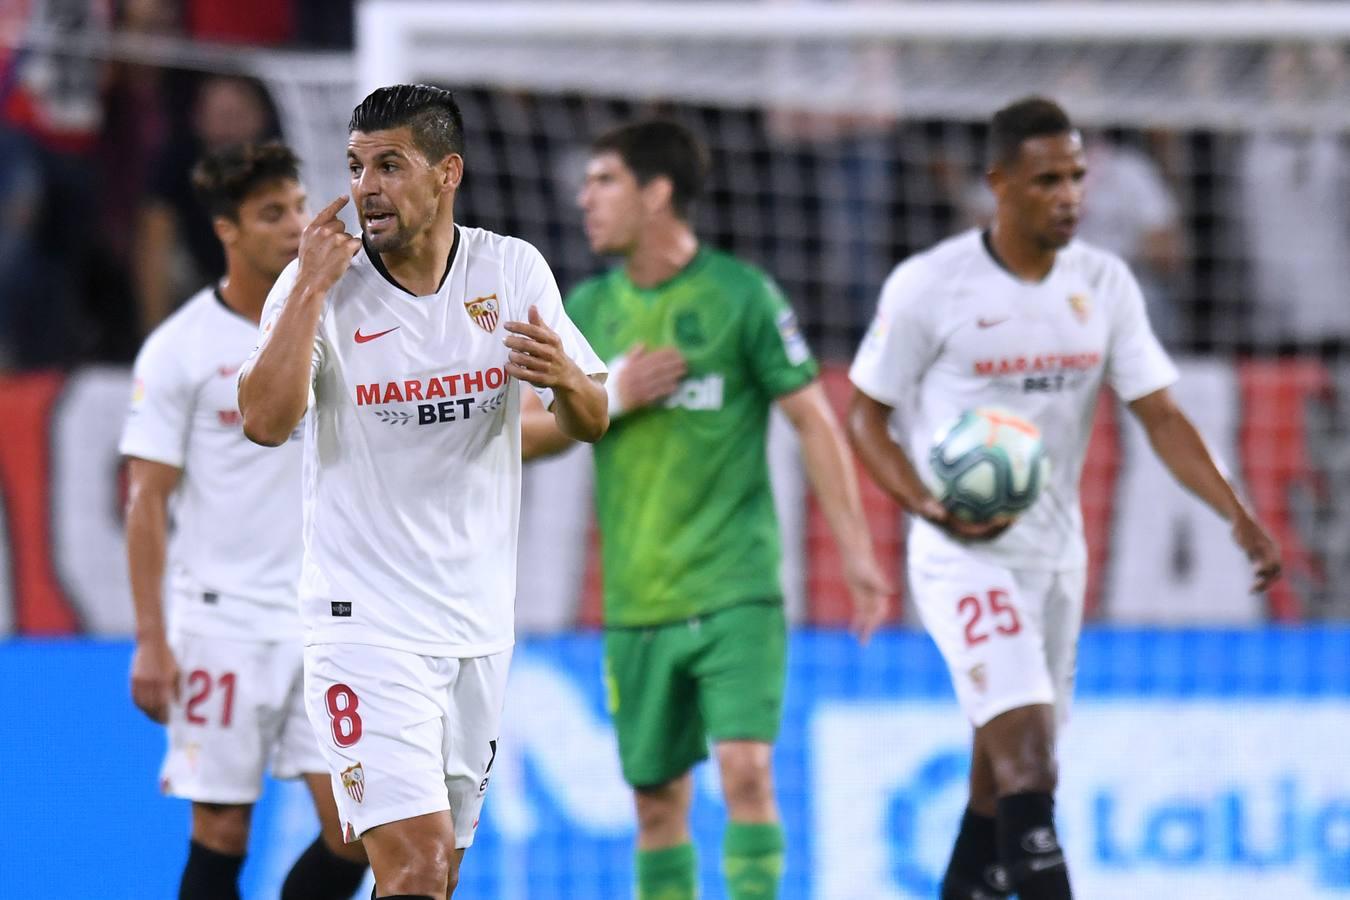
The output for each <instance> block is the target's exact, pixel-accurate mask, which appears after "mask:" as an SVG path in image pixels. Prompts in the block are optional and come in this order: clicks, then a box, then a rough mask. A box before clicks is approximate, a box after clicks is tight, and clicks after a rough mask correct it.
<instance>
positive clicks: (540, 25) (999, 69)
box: [356, 0, 1350, 127]
mask: <svg viewBox="0 0 1350 900" xmlns="http://www.w3.org/2000/svg"><path fill="white" fill-rule="evenodd" d="M356 33H357V35H358V47H357V82H358V85H359V86H360V87H361V88H363V89H368V88H371V87H374V86H377V85H380V84H390V83H395V82H400V81H409V80H425V81H436V82H440V83H445V84H452V85H483V86H508V87H514V88H519V89H527V90H533V91H542V92H551V93H565V92H580V93H591V94H597V95H602V96H613V97H624V98H632V99H643V100H646V99H664V100H679V101H686V102H699V103H710V104H733V105H769V104H782V103H785V102H791V103H793V104H795V105H797V106H798V107H799V108H802V109H808V110H816V111H821V112H831V113H877V112H889V113H904V114H910V115H916V116H924V115H935V114H942V115H967V116H977V117H983V116H984V115H987V114H988V112H989V111H991V110H992V109H993V108H994V107H996V106H997V105H998V104H999V103H1000V102H1001V101H1003V100H1006V99H1009V98H1011V97H1014V96H1018V95H1022V94H1028V93H1048V94H1052V95H1054V96H1056V97H1058V98H1060V99H1061V100H1063V101H1064V102H1065V103H1066V105H1068V106H1069V107H1070V109H1071V110H1072V111H1073V113H1074V115H1075V118H1077V119H1079V120H1081V121H1083V122H1084V123H1085V124H1100V125H1111V124H1130V125H1138V124H1149V125H1160V126H1178V127H1190V126H1196V125H1206V126H1210V127H1233V126H1240V125H1249V124H1251V123H1253V122H1254V121H1271V122H1276V123H1279V124H1289V125H1299V124H1303V123H1305V122H1309V121H1316V122H1317V123H1319V124H1321V125H1331V124H1334V126H1335V127H1350V104H1347V103H1345V102H1344V98H1345V96H1347V93H1350V90H1348V89H1350V80H1347V76H1346V70H1347V68H1348V66H1347V62H1346V58H1345V57H1346V50H1347V45H1350V4H1346V3H1341V2H1308V3H1296V4H1289V3H1252V2H1240V3H1217V2H1194V0H1191V2H1181V3H1156V2H1146V3H1140V2H1109V3H1107V2H1103V3H1076V4H1068V3H1032V2H1009V3H1001V2H977V3H972V2H956V3H943V2H926V3H925V2H918V3H896V4H878V3H869V2H862V3H854V4H839V3H833V4H817V3H810V2H806V3H801V2H774V0H768V2H759V3H753V2H750V3H735V2H709V3H631V2H617V3H604V2H598V3H597V2H592V3H576V2H560V3H530V2H501V3H497V2H491V0H482V2H446V3H424V2H418V0H363V2H362V3H361V6H360V8H359V12H358V23H357V29H356ZM1283 48H1301V49H1302V50H1303V51H1305V52H1306V53H1308V54H1309V55H1310V56H1311V57H1312V61H1311V63H1310V66H1311V67H1312V68H1313V69H1314V70H1316V77H1314V78H1312V79H1309V80H1308V81H1307V82H1306V83H1303V84H1298V85H1294V86H1292V87H1290V86H1286V87H1284V88H1276V91H1280V90H1282V91H1283V92H1282V93H1272V90H1271V89H1270V85H1269V80H1270V79H1269V78H1268V77H1267V72H1266V71H1265V69H1266V67H1267V66H1268V65H1275V64H1272V63H1269V59H1270V54H1268V53H1265V52H1263V51H1266V50H1270V49H1283Z"/></svg>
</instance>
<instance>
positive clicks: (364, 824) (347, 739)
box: [305, 644, 511, 849]
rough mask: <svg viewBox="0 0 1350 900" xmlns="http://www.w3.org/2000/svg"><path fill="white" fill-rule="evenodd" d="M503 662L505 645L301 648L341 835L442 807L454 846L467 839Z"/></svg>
mask: <svg viewBox="0 0 1350 900" xmlns="http://www.w3.org/2000/svg"><path fill="white" fill-rule="evenodd" d="M510 665H511V651H510V650H504V651H502V652H501V653H495V654H493V655H492V656H480V657H475V658H472V659H446V658H442V657H435V656H420V655H418V654H416V653H409V652H406V651H403V650H392V649H389V648H387V647H372V646H368V645H364V644H313V645H311V646H309V647H306V648H305V707H306V708H307V709H308V710H309V721H310V723H311V724H312V725H313V726H314V733H315V734H316V735H317V736H318V738H319V747H320V748H321V750H322V751H323V755H324V758H325V759H326V760H327V762H328V766H327V768H328V772H329V775H330V776H331V777H332V779H333V796H334V797H335V798H336V799H337V807H338V815H339V816H340V818H341V820H342V823H343V827H342V832H343V835H344V837H345V838H346V839H347V841H349V842H350V841H355V840H358V839H359V838H360V837H361V835H362V834H363V833H365V832H366V831H367V830H368V829H371V828H374V827H375V826H376V825H383V824H385V823H387V822H397V821H399V820H400V819H410V818H412V817H414V816H421V815H426V814H428V813H433V812H439V811H441V810H443V809H448V810H450V814H451V816H452V817H453V819H454V823H455V847H456V848H457V849H462V848H464V847H468V846H469V845H471V844H472V843H473V835H474V829H476V828H477V827H478V814H479V812H480V811H481V810H482V808H483V797H484V795H485V794H486V793H487V786H488V779H489V778H490V774H489V773H490V770H491V768H492V762H493V759H494V758H495V757H496V755H497V735H498V728H499V725H500V723H501V714H502V702H503V700H504V699H505V695H506V674H507V670H508V669H509V668H510Z"/></svg>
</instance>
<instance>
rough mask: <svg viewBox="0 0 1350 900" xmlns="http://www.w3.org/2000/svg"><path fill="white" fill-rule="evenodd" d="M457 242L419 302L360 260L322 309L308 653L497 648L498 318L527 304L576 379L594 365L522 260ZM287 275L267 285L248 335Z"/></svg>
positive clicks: (508, 414) (510, 458)
mask: <svg viewBox="0 0 1350 900" xmlns="http://www.w3.org/2000/svg"><path fill="white" fill-rule="evenodd" d="M456 233H457V237H456V241H455V246H454V249H453V250H452V251H451V255H452V259H451V262H450V266H449V269H448V270H447V273H446V276H445V278H444V280H443V281H442V283H441V285H440V287H439V289H438V290H437V291H436V293H435V294H431V295H428V296H423V297H416V296H413V295H412V294H410V293H408V292H407V291H406V290H404V289H403V288H402V287H400V286H398V285H397V284H395V283H394V282H393V281H392V280H391V279H390V278H389V277H388V275H387V273H385V272H383V271H382V269H383V267H382V265H380V264H379V263H378V259H379V257H378V255H374V256H372V255H371V254H370V253H369V252H368V251H366V250H365V249H362V250H359V251H358V252H357V254H356V257H355V258H354V259H353V261H352V265H351V268H350V269H349V270H348V271H347V272H346V273H345V274H344V275H343V276H342V279H341V280H340V281H339V282H338V283H337V285H336V286H335V287H334V288H333V289H332V290H331V291H330V292H329V294H328V297H327V299H326V300H325V303H324V311H323V315H322V318H321V320H320V323H319V330H318V334H317V336H316V338H315V346H314V367H313V371H314V380H313V398H312V401H311V409H310V413H309V415H308V417H307V425H306V432H305V475H304V482H305V483H304V516H305V527H304V541H305V560H304V566H303V574H302V576H301V581H300V599H301V603H300V608H301V616H302V618H303V619H304V623H305V627H306V640H307V642H308V643H310V644H323V643H352V644H373V645H377V646H382V647H391V648H394V649H397V650H407V651H410V652H414V653H420V654H423V655H428V656H442V657H461V658H464V657H473V656H486V655H488V654H492V653H496V652H498V651H501V650H504V649H506V648H507V647H510V646H511V645H512V643H514V635H515V623H514V619H515V610H514V604H515V590H516V541H517V533H518V531H519V519H520V466H521V463H520V387H521V385H520V383H518V382H517V381H516V380H515V379H513V378H510V377H509V376H508V375H507V374H506V362H507V354H508V352H509V351H508V350H507V348H506V345H505V344H504V340H505V338H506V337H507V336H508V334H509V332H507V331H506V329H505V328H504V327H503V323H504V322H506V321H509V320H513V319H514V320H517V321H526V320H527V319H528V314H529V308H530V306H531V305H534V306H537V307H538V308H539V314H540V316H541V317H542V318H543V320H544V322H545V323H547V324H548V326H549V327H550V328H552V329H553V330H554V331H555V332H556V333H557V334H558V335H559V336H560V337H561V339H562V342H563V346H564V349H565V351H566V353H567V355H568V356H569V357H571V358H572V359H573V360H574V361H575V362H576V363H577V364H578V365H579V366H580V367H581V369H582V371H584V372H586V373H587V374H596V375H600V374H603V373H604V372H605V367H604V364H603V363H601V362H600V360H599V359H598V358H597V357H596V356H595V353H594V352H593V351H592V350H591V347H590V345H589V344H588V343H587V342H586V339H585V338H584V337H582V336H581V333H580V332H578V331H577V329H576V328H575V326H573V324H572V322H571V321H570V320H569V319H568V318H567V315H566V314H565V313H564V312H563V307H562V298H561V297H560V296H559V293H558V286H557V283H556V282H555V281H554V280H553V273H552V272H550V271H549V268H548V264H547V263H546V262H545V261H544V258H543V257H542V256H541V255H540V254H539V251H538V250H536V249H535V248H534V247H532V246H531V245H530V244H528V243H526V242H524V241H521V240H518V239H516V238H511V237H504V236H502V235H497V234H493V233H491V232H488V231H483V230H482V229H478V228H462V227H461V228H457V230H456ZM297 266H298V264H292V265H291V267H290V268H289V269H287V270H286V271H285V272H284V273H282V276H281V278H280V279H279V280H278V281H277V284H276V285H275V286H274V287H273V289H272V295H271V296H270V297H269V298H268V301H267V302H268V307H267V309H266V310H265V311H264V313H263V322H264V324H263V329H264V333H265V332H266V330H268V329H270V327H271V322H272V321H273V320H274V319H275V316H276V315H277V314H278V313H279V312H280V309H281V306H282V305H283V304H284V301H285V300H286V297H287V295H288V294H289V293H290V292H291V289H292V287H293V286H294V284H295V279H296V273H297ZM539 394H540V397H541V398H542V399H543V401H544V404H545V405H546V406H547V405H551V404H552V399H553V398H552V396H551V392H550V391H539Z"/></svg>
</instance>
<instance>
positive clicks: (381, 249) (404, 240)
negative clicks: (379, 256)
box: [361, 226, 412, 253]
mask: <svg viewBox="0 0 1350 900" xmlns="http://www.w3.org/2000/svg"><path fill="white" fill-rule="evenodd" d="M361 237H362V239H363V240H365V242H366V246H368V247H369V248H370V249H372V250H374V251H375V252H376V253H394V252H396V251H399V250H402V249H403V248H404V247H406V246H408V244H410V243H412V233H411V231H410V230H409V229H407V228H404V227H402V226H400V227H398V228H395V229H394V230H393V231H391V232H387V233H385V234H382V235H379V236H378V237H377V236H372V235H371V233H370V232H369V231H365V230H364V229H362V232H361Z"/></svg>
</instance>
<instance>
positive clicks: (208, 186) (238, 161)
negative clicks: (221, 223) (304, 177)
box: [192, 141, 300, 221]
mask: <svg viewBox="0 0 1350 900" xmlns="http://www.w3.org/2000/svg"><path fill="white" fill-rule="evenodd" d="M279 180H286V181H299V180H300V160H299V159H297V158H296V155H295V154H294V153H293V152H291V148H290V147H287V146H286V145H285V144H283V143H281V142H280V141H266V142H264V143H261V144H237V145H235V146H233V147H226V148H225V149H224V150H219V151H217V152H215V153H212V154H210V155H209V156H206V157H203V158H202V159H201V160H200V161H198V163H197V164H196V165H195V166H193V167H192V188H193V190H194V191H195V192H196V194H197V199H198V200H200V201H201V204H202V206H203V207H205V208H206V211H207V212H208V213H209V214H210V215H211V217H212V218H215V217H216V216H225V217H226V218H229V219H234V220H236V221H238V219H239V207H240V206H241V205H242V204H243V202H244V201H245V200H247V199H248V196H249V195H250V194H252V193H253V192H254V191H256V190H257V189H258V188H260V187H262V186H263V185H265V184H267V183H268V182H272V181H279Z"/></svg>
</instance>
